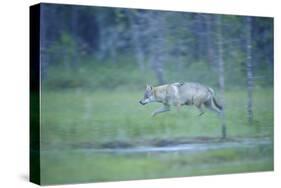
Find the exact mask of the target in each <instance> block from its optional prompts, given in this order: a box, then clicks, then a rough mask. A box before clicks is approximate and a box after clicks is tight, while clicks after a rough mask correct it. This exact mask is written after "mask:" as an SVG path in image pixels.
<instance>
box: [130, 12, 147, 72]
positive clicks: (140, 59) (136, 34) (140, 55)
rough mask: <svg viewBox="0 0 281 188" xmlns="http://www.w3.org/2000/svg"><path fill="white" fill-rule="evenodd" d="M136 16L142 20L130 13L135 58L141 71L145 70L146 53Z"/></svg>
mask: <svg viewBox="0 0 281 188" xmlns="http://www.w3.org/2000/svg"><path fill="white" fill-rule="evenodd" d="M134 16H136V17H137V19H140V18H139V17H138V13H135V15H134V13H132V12H129V13H128V17H129V20H130V23H131V36H132V42H133V46H134V51H135V56H136V60H137V64H138V67H139V69H140V70H141V71H143V70H144V52H143V50H142V47H141V46H142V45H141V37H140V24H138V23H136V19H134Z"/></svg>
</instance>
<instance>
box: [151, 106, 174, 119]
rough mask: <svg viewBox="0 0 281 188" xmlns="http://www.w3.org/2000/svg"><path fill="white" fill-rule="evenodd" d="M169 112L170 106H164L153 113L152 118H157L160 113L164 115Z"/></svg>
mask: <svg viewBox="0 0 281 188" xmlns="http://www.w3.org/2000/svg"><path fill="white" fill-rule="evenodd" d="M167 111H170V106H168V105H164V106H162V107H161V108H159V109H157V110H155V111H154V112H153V113H152V116H156V115H157V114H160V113H163V112H167Z"/></svg>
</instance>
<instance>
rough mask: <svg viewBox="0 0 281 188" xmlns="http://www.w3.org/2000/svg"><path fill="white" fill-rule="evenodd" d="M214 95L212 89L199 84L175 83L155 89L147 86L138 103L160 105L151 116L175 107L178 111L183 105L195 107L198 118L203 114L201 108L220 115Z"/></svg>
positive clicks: (219, 107)
mask: <svg viewBox="0 0 281 188" xmlns="http://www.w3.org/2000/svg"><path fill="white" fill-rule="evenodd" d="M214 95H215V94H214V90H213V89H212V88H210V87H207V86H204V85H202V84H199V83H192V82H176V83H172V84H165V85H160V86H156V87H153V86H150V85H147V86H146V89H145V92H144V97H143V99H141V100H140V101H139V103H140V104H142V105H145V104H148V103H151V102H159V103H162V104H163V106H162V107H161V108H159V109H157V110H156V111H154V112H153V113H152V116H155V115H157V114H159V113H163V112H167V111H169V110H170V107H171V106H176V108H177V110H178V111H179V109H180V106H183V105H195V106H196V107H197V108H198V109H199V111H200V114H199V116H201V115H202V114H204V113H205V110H204V108H203V106H205V107H206V108H207V109H209V110H211V111H214V112H217V113H218V114H221V112H222V109H223V108H222V106H221V105H219V104H218V102H217V101H216V99H215V96H214Z"/></svg>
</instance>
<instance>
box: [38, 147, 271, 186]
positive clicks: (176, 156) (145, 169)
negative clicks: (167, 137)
mask: <svg viewBox="0 0 281 188" xmlns="http://www.w3.org/2000/svg"><path fill="white" fill-rule="evenodd" d="M41 164H42V169H43V170H42V174H41V177H42V183H43V184H61V183H74V182H76V183H77V182H92V181H94V182H96V181H118V180H134V179H147V178H167V177H180V176H195V175H212V174H226V173H238V172H240V173H241V172H253V171H269V170H273V157H272V147H268V146H267V147H266V149H264V150H263V152H261V151H260V149H258V148H252V149H223V150H218V151H208V152H199V153H178V152H170V153H145V154H130V155H128V154H127V155H117V154H115V155H109V154H98V153H94V152H91V151H89V152H77V151H64V152H61V151H54V152H43V153H42V163H41Z"/></svg>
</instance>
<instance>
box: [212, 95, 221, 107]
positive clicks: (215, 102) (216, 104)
mask: <svg viewBox="0 0 281 188" xmlns="http://www.w3.org/2000/svg"><path fill="white" fill-rule="evenodd" d="M212 100H213V102H214V104H215V106H216V107H217V108H218V109H219V110H222V109H223V107H222V106H221V105H220V104H218V102H217V101H216V99H215V97H214V96H213V98H212Z"/></svg>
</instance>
